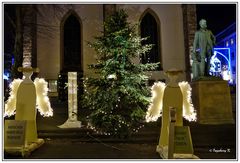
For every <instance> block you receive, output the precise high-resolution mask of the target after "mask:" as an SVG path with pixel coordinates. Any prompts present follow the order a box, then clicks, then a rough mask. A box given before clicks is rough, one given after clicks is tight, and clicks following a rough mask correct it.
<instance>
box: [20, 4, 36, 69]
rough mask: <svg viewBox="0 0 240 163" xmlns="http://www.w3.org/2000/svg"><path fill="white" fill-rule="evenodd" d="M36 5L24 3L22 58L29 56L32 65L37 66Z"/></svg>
mask: <svg viewBox="0 0 240 163" xmlns="http://www.w3.org/2000/svg"><path fill="white" fill-rule="evenodd" d="M35 7H36V5H24V6H23V10H24V16H23V23H24V26H23V58H24V57H25V56H27V57H30V58H31V64H32V67H37V46H36V43H37V42H36V38H37V37H36V34H37V32H36V29H37V26H36V25H37V23H36V21H37V20H36V19H37V17H36V9H35Z"/></svg>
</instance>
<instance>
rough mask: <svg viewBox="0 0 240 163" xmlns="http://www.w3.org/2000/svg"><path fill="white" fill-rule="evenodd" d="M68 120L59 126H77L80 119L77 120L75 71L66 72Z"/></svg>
mask: <svg viewBox="0 0 240 163" xmlns="http://www.w3.org/2000/svg"><path fill="white" fill-rule="evenodd" d="M67 86H68V120H67V121H66V122H65V123H64V124H63V125H61V126H58V127H60V128H79V127H81V121H78V120H77V112H78V111H77V109H78V108H77V103H78V101H77V72H68V83H67Z"/></svg>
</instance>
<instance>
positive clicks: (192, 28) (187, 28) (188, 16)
mask: <svg viewBox="0 0 240 163" xmlns="http://www.w3.org/2000/svg"><path fill="white" fill-rule="evenodd" d="M182 11H183V29H184V47H185V63H186V79H187V80H188V81H190V80H191V65H190V54H191V51H190V49H191V47H192V46H193V40H194V35H195V32H196V30H197V14H196V5H194V4H183V5H182Z"/></svg>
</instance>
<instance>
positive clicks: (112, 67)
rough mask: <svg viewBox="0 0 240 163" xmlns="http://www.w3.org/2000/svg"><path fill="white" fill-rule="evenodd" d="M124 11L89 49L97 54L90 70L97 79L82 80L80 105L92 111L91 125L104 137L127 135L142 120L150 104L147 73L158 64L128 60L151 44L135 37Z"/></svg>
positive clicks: (109, 22)
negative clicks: (82, 87) (92, 49)
mask: <svg viewBox="0 0 240 163" xmlns="http://www.w3.org/2000/svg"><path fill="white" fill-rule="evenodd" d="M127 17H128V16H127V14H126V13H125V11H124V10H119V11H116V12H115V13H113V14H112V15H111V16H109V17H108V18H107V20H106V21H105V22H104V32H102V36H100V37H95V41H94V42H93V43H89V45H90V47H92V48H94V50H95V51H96V52H97V55H98V58H97V63H96V64H92V65H89V68H90V69H92V70H94V71H95V72H96V73H97V77H95V78H94V77H91V78H85V79H84V94H83V98H82V100H83V101H82V104H83V105H84V106H83V107H85V108H90V109H91V114H90V115H89V119H90V123H91V125H92V126H94V127H95V128H96V129H98V130H100V131H101V132H102V133H104V134H105V135H114V136H121V137H123V136H124V137H125V136H129V135H130V134H131V133H132V132H133V131H137V129H138V128H139V126H140V124H141V123H142V122H143V121H144V117H145V112H146V108H147V106H148V104H149V102H150V101H149V96H150V89H149V87H147V81H148V76H147V75H146V73H147V71H152V70H155V69H156V68H157V67H158V64H159V63H153V64H150V63H148V64H135V63H133V62H132V61H131V59H133V58H136V57H138V58H139V56H141V55H144V54H147V53H148V52H149V51H150V50H151V48H152V46H153V45H149V44H145V45H143V44H142V41H144V40H146V39H147V38H141V37H140V36H139V34H137V30H136V25H131V24H130V23H128V22H127Z"/></svg>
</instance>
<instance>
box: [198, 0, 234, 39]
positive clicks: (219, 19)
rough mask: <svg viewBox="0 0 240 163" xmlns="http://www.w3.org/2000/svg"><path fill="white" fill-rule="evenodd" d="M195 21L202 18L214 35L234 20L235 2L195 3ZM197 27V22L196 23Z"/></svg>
mask: <svg viewBox="0 0 240 163" xmlns="http://www.w3.org/2000/svg"><path fill="white" fill-rule="evenodd" d="M196 7H197V22H199V20H200V19H202V18H204V19H206V20H207V25H208V29H210V30H211V31H212V32H213V34H214V35H217V34H218V33H219V32H221V31H222V30H224V29H225V28H226V27H228V26H229V25H231V24H232V23H234V22H236V9H237V4H233V3H232V4H197V6H196ZM198 29H199V24H198Z"/></svg>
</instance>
